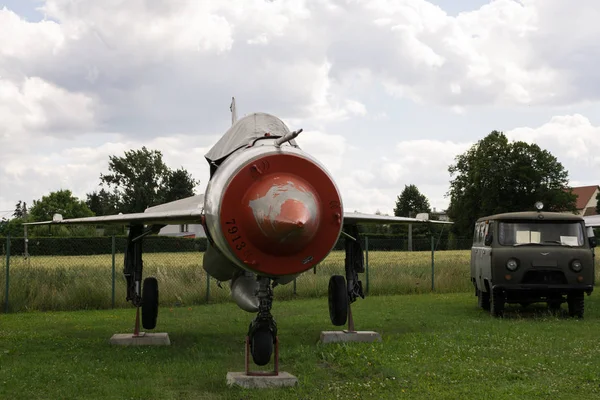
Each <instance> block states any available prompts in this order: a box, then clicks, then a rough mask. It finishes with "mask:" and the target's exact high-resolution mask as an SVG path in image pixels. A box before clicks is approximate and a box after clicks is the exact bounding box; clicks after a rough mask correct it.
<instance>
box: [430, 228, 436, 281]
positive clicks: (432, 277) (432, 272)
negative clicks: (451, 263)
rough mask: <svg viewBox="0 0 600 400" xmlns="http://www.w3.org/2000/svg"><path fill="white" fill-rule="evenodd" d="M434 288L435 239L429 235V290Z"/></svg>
mask: <svg viewBox="0 0 600 400" xmlns="http://www.w3.org/2000/svg"><path fill="white" fill-rule="evenodd" d="M434 290H435V239H434V238H433V235H431V291H432V292H433V291H434Z"/></svg>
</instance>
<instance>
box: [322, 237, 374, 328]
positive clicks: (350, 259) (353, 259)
mask: <svg viewBox="0 0 600 400" xmlns="http://www.w3.org/2000/svg"><path fill="white" fill-rule="evenodd" d="M346 231H347V232H345V234H346V243H345V250H346V259H345V263H344V266H345V269H346V279H345V280H344V277H343V276H341V275H333V276H332V277H331V278H330V279H329V293H328V294H329V296H328V297H329V317H330V318H331V323H332V324H333V325H335V326H342V325H345V324H346V321H347V322H348V331H349V332H354V320H353V318H352V308H351V304H352V303H354V302H355V301H356V299H357V298H358V297H360V298H362V299H364V298H365V295H364V292H363V287H362V282H361V281H360V280H359V277H358V274H359V273H363V272H365V266H364V258H363V250H362V246H361V243H360V240H359V233H358V227H357V226H356V225H348V226H346Z"/></svg>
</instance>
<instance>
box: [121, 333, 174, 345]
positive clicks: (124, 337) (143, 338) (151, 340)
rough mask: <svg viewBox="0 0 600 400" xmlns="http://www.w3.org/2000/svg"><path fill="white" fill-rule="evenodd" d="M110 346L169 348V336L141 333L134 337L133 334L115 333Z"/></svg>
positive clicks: (165, 334)
mask: <svg viewBox="0 0 600 400" xmlns="http://www.w3.org/2000/svg"><path fill="white" fill-rule="evenodd" d="M110 344H116V345H120V346H169V345H170V344H171V341H170V340H169V334H168V333H166V332H157V333H145V332H140V334H139V336H136V337H134V336H133V334H132V333H115V334H114V335H113V336H112V337H111V338H110Z"/></svg>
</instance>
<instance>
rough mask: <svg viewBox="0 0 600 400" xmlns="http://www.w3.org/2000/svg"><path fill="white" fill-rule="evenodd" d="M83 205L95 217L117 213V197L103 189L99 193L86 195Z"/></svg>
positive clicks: (115, 194) (116, 194)
mask: <svg viewBox="0 0 600 400" xmlns="http://www.w3.org/2000/svg"><path fill="white" fill-rule="evenodd" d="M86 196H87V200H86V201H85V204H86V205H87V206H88V207H89V209H90V210H92V212H93V213H94V214H96V215H113V214H118V213H119V206H120V204H119V195H118V193H110V192H108V191H107V190H105V189H104V188H102V189H100V191H99V192H96V191H94V192H92V193H88V194H87V195H86Z"/></svg>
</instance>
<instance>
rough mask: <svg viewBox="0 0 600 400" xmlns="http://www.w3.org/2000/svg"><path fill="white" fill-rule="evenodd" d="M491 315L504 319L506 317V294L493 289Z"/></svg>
mask: <svg viewBox="0 0 600 400" xmlns="http://www.w3.org/2000/svg"><path fill="white" fill-rule="evenodd" d="M490 298H491V300H492V301H491V302H490V303H491V304H490V314H492V316H494V317H498V318H502V317H503V316H504V292H503V291H501V290H498V289H495V290H494V289H492V295H491V296H490Z"/></svg>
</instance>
